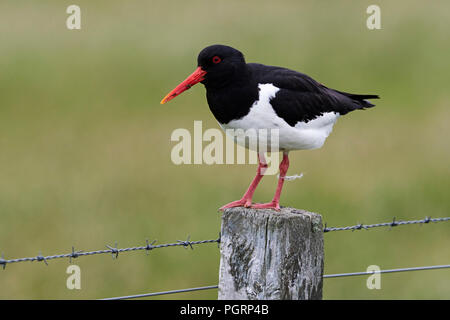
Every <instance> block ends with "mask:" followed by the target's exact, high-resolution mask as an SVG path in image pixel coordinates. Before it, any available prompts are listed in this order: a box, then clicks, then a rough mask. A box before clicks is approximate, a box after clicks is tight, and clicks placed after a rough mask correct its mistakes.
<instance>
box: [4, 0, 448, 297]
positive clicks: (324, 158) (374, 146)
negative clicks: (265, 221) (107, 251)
mask: <svg viewBox="0 0 450 320" xmlns="http://www.w3.org/2000/svg"><path fill="white" fill-rule="evenodd" d="M71 4H77V5H79V6H80V7H81V19H82V25H81V28H82V29H81V30H72V31H71V30H68V29H67V28H66V24H65V23H66V19H67V17H68V14H66V8H67V6H69V5H71ZM370 4H373V1H339V2H338V1H320V2H318V1H283V2H281V1H256V0H253V1H234V0H233V1H222V2H212V1H196V0H191V1H177V2H175V1H173V2H169V1H136V0H130V1H111V0H109V1H95V2H93V1H87V0H79V1H34V2H29V1H17V0H3V1H1V3H0V29H1V33H0V36H1V38H0V39H1V43H0V102H1V105H0V253H1V252H4V254H5V258H7V259H10V258H18V257H27V256H35V255H37V254H38V253H39V252H41V253H42V254H43V255H50V254H57V253H66V252H70V250H71V247H72V246H75V248H76V249H80V250H97V249H102V248H105V247H104V246H105V244H109V245H114V241H117V242H118V245H119V247H128V246H135V245H144V244H145V239H146V238H149V239H158V243H166V242H175V240H176V239H185V238H186V237H187V235H191V239H192V240H203V239H214V238H216V237H217V235H218V232H219V230H220V214H219V213H218V212H217V208H218V207H220V206H221V205H223V204H225V203H227V202H230V201H232V200H236V199H238V198H240V197H241V196H242V194H243V192H244V191H245V189H246V188H247V186H248V184H249V183H250V181H251V179H252V178H253V176H254V173H255V170H256V168H255V166H254V165H212V166H208V165H181V166H176V165H174V164H173V163H172V162H171V160H170V151H171V148H172V147H173V146H174V145H175V143H173V142H171V141H170V135H171V133H172V131H173V130H174V129H176V128H187V129H192V128H193V121H194V120H202V121H203V127H204V128H218V125H217V123H216V121H215V119H214V118H213V116H212V114H211V113H210V111H209V109H208V106H207V103H206V100H205V90H204V88H203V87H202V86H201V85H199V86H196V87H194V88H193V89H191V90H190V91H189V92H187V93H184V94H183V95H182V96H180V97H178V98H177V99H175V100H174V101H172V102H171V103H169V104H167V105H160V104H159V101H160V100H161V98H162V97H163V96H164V95H165V94H166V93H167V92H168V91H170V90H171V89H172V88H173V87H174V86H175V85H177V84H178V83H179V82H180V81H181V80H183V79H184V78H185V77H186V76H187V75H188V74H190V73H191V72H192V71H193V70H194V68H195V67H196V58H197V54H198V52H199V51H200V50H201V49H202V48H203V47H205V46H207V45H210V44H215V43H222V44H228V45H231V46H234V47H236V48H238V49H240V50H241V51H243V52H244V53H245V55H246V58H247V61H249V62H260V63H265V64H270V65H280V66H285V67H289V68H292V69H295V70H299V71H301V72H304V73H307V74H309V75H310V76H312V77H313V78H315V79H316V80H318V81H320V82H322V83H324V84H325V85H327V86H330V87H332V88H336V89H338V90H344V91H349V92H355V93H369V94H379V95H380V96H381V98H382V99H381V100H379V101H376V103H377V106H376V107H375V108H373V109H370V110H367V111H364V112H354V113H351V114H349V115H347V116H345V117H342V118H341V119H340V120H339V121H338V123H337V124H336V126H335V128H334V132H333V133H332V134H331V136H330V137H329V138H328V140H327V142H326V144H325V146H324V147H323V148H322V149H320V150H314V151H307V152H305V151H298V152H292V153H291V168H290V173H291V174H296V173H300V172H303V173H305V176H304V178H303V179H301V180H296V181H295V182H289V183H287V185H286V188H285V190H284V193H283V196H282V205H285V206H292V207H296V208H302V209H306V210H310V211H314V212H318V213H321V214H322V215H323V217H324V221H325V222H327V224H328V226H346V225H353V224H356V223H376V222H385V221H389V220H390V219H392V217H394V216H395V217H396V218H397V219H398V220H400V219H416V218H423V217H425V216H427V215H429V216H432V217H443V216H448V215H449V208H450V197H449V187H450V166H449V161H450V142H449V136H450V128H449V125H448V123H449V121H450V108H449V107H450V106H449V100H450V93H449V84H450V82H449V80H448V76H449V74H450V63H449V56H450V55H449V52H450V42H449V41H448V36H449V30H450V3H449V2H448V1H433V2H429V3H427V2H423V1H408V2H406V1H403V2H393V1H377V2H376V4H378V5H380V7H381V19H382V21H381V23H382V30H372V31H371V30H368V29H367V28H366V19H367V17H368V15H367V14H366V8H367V7H368V6H369V5H370ZM275 186H276V177H275V176H271V177H267V178H266V179H264V180H263V182H262V184H261V186H260V187H259V189H258V190H257V193H256V195H255V200H256V201H259V202H261V201H268V200H270V199H271V197H272V195H273V192H274V190H275ZM449 227H450V225H449V224H448V223H440V224H432V225H426V226H421V225H414V226H407V227H398V228H395V229H393V230H390V231H389V230H388V228H384V229H381V228H380V229H373V230H371V231H367V232H366V231H359V232H354V233H353V232H336V233H329V234H325V249H326V252H325V255H326V257H325V258H326V264H325V273H326V274H327V273H328V274H329V273H341V272H353V271H363V270H366V268H367V266H369V265H372V264H376V265H379V266H380V267H381V268H396V267H412V266H424V265H434V264H448V263H449V246H450V232H449V231H450V228H449ZM74 263H76V264H78V265H79V266H80V267H81V272H82V289H81V290H68V289H67V288H66V279H67V276H68V275H67V274H66V268H67V266H68V265H69V262H68V260H52V261H50V262H49V266H45V264H43V263H39V262H33V263H31V262H27V263H20V264H11V265H8V266H7V268H6V270H4V271H3V270H0V287H1V288H2V290H0V298H2V299H37V298H39V299H94V298H104V297H111V296H119V295H129V294H137V293H144V292H154V291H163V290H170V289H179V288H188V287H196V286H203V285H213V284H217V282H218V266H219V251H218V249H217V246H216V245H215V244H211V245H208V244H207V245H203V246H198V247H196V248H195V250H194V251H191V250H190V249H189V250H184V249H183V248H182V247H176V248H167V249H160V250H154V251H153V252H151V253H150V254H149V255H145V253H144V252H133V253H128V254H123V255H121V256H119V259H118V260H112V259H111V257H110V256H109V255H98V256H91V257H82V258H79V259H77V260H75V262H74ZM381 286H382V289H381V290H368V289H367V288H366V277H355V278H343V279H327V280H325V283H324V298H325V299H409V298H417V299H428V298H432V299H449V298H450V274H449V271H448V270H438V271H422V272H409V273H402V274H389V275H384V276H383V277H382V283H381ZM216 297H217V291H216V290H210V291H203V292H196V293H186V294H179V295H173V296H163V297H161V298H164V299H216Z"/></svg>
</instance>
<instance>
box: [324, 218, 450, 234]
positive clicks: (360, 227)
mask: <svg viewBox="0 0 450 320" xmlns="http://www.w3.org/2000/svg"><path fill="white" fill-rule="evenodd" d="M444 221H450V217H444V218H430V217H425V218H424V219H422V220H409V221H402V220H400V221H396V220H395V217H394V219H393V220H392V221H390V222H382V223H375V224H357V225H354V226H348V227H338V228H334V227H333V228H328V227H327V224H326V223H325V228H324V229H323V232H331V231H346V230H352V231H355V230H368V229H371V228H378V227H391V228H393V227H396V226H401V225H411V224H427V223H430V222H444Z"/></svg>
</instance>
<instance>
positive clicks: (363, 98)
mask: <svg viewBox="0 0 450 320" xmlns="http://www.w3.org/2000/svg"><path fill="white" fill-rule="evenodd" d="M336 91H337V90H336ZM337 92H339V93H340V94H343V95H344V96H346V97H349V98H350V99H352V100H356V101H357V102H359V103H360V104H361V107H362V108H361V109H364V108H371V107H374V106H375V105H374V104H372V103H370V102H369V101H366V99H380V97H379V96H378V95H376V94H353V93H347V92H342V91H337Z"/></svg>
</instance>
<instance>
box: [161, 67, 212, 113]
mask: <svg viewBox="0 0 450 320" xmlns="http://www.w3.org/2000/svg"><path fill="white" fill-rule="evenodd" d="M205 74H206V71H204V70H203V69H202V68H201V67H198V68H197V69H196V70H195V71H194V72H193V73H192V74H191V75H190V76H189V77H187V78H186V80H184V81H183V82H182V83H180V84H179V85H178V86H177V87H176V88H175V89H173V90H172V91H170V92H169V93H168V94H167V95H166V96H165V97H164V99H162V100H161V104H164V103H166V102H168V101H170V100H172V99H173V98H175V97H176V96H178V95H179V94H181V93H183V92H184V91H186V90H188V89H190V88H191V87H192V86H193V85H195V84H197V83H199V82H200V81H202V80H204V79H205V78H204V75H205Z"/></svg>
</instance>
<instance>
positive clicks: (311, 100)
mask: <svg viewBox="0 0 450 320" xmlns="http://www.w3.org/2000/svg"><path fill="white" fill-rule="evenodd" d="M248 66H249V68H250V70H251V71H252V74H253V77H254V78H255V81H257V82H258V83H271V84H273V85H274V86H276V87H277V88H280V90H279V91H278V92H277V94H276V95H275V97H274V98H273V99H272V100H271V101H270V103H271V105H272V107H273V108H274V110H275V112H276V113H277V115H278V116H279V117H281V118H283V119H284V120H285V121H286V122H287V123H288V124H289V125H291V126H294V125H295V124H296V123H297V122H299V121H302V122H308V121H309V120H313V119H315V118H317V117H318V116H320V115H322V114H323V113H326V112H338V113H339V114H341V115H344V114H346V113H348V112H350V111H353V110H357V109H365V108H370V107H373V106H374V105H373V104H371V103H370V102H368V101H366V100H365V99H378V98H379V97H378V96H377V95H365V94H363V95H361V94H352V93H347V92H342V91H338V90H334V89H330V88H327V87H326V86H324V85H322V84H321V83H319V82H317V81H315V80H314V79H312V78H311V77H309V76H307V75H306V74H303V73H300V72H297V71H294V70H290V69H286V68H281V67H273V66H266V65H262V64H256V63H249V64H248Z"/></svg>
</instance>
